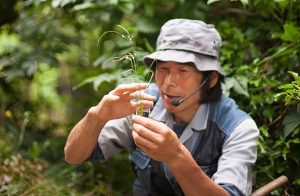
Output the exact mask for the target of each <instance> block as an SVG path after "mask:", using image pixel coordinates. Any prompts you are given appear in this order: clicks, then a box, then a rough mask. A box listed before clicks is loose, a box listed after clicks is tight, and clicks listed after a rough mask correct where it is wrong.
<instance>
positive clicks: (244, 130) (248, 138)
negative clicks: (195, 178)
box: [212, 119, 259, 195]
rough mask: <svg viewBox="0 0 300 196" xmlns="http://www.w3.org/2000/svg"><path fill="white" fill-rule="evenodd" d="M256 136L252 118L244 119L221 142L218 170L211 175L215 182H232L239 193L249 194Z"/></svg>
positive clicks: (256, 131) (255, 126) (255, 156)
mask: <svg viewBox="0 0 300 196" xmlns="http://www.w3.org/2000/svg"><path fill="white" fill-rule="evenodd" d="M258 136H259V130H258V128H257V125H256V124H255V122H254V121H253V120H252V119H246V120H244V121H243V122H241V123H240V124H239V125H238V126H237V127H236V128H235V129H234V131H233V132H232V133H231V134H230V136H229V137H228V138H227V139H226V141H225V142H224V144H223V150H222V156H221V157H220V159H219V161H218V170H217V172H216V173H215V174H214V175H213V177H212V179H213V180H214V181H215V182H216V183H218V184H220V185H221V184H232V185H234V187H237V188H238V189H239V191H240V192H241V193H242V194H241V195H250V194H251V189H252V167H253V165H254V164H255V161H256V158H257V140H258ZM224 188H225V187H224ZM225 189H226V188H225ZM239 191H238V192H239Z"/></svg>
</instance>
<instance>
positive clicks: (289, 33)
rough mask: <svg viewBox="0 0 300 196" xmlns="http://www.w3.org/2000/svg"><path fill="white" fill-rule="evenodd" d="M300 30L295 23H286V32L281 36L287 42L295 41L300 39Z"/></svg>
mask: <svg viewBox="0 0 300 196" xmlns="http://www.w3.org/2000/svg"><path fill="white" fill-rule="evenodd" d="M299 37H300V32H299V28H297V27H296V26H295V25H294V24H285V25H284V33H283V35H282V36H281V39H282V40H284V41H287V42H295V41H297V40H298V39H299Z"/></svg>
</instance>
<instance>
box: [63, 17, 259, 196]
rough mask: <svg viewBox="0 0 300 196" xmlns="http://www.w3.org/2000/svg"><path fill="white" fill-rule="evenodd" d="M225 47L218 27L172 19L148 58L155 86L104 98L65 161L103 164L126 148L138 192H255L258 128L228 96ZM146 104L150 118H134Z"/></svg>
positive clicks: (123, 89) (78, 129) (74, 134)
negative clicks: (222, 56)
mask: <svg viewBox="0 0 300 196" xmlns="http://www.w3.org/2000/svg"><path fill="white" fill-rule="evenodd" d="M220 46H221V38H220V35H219V33H218V32H217V31H216V29H215V28H214V26H213V25H209V24H206V23H204V22H202V21H197V20H188V19H174V20H170V21H168V22H167V23H165V24H164V25H163V27H162V29H161V32H160V35H159V37H158V39H157V49H156V51H155V52H154V53H152V54H150V55H148V56H146V57H145V63H146V64H147V65H148V66H149V67H150V68H152V69H153V70H154V71H155V81H156V85H150V87H148V85H147V84H130V85H120V86H118V87H116V88H115V89H114V90H112V91H111V92H110V93H109V94H108V95H106V96H104V97H103V99H102V100H101V101H100V103H99V104H98V105H97V106H94V107H91V109H90V110H89V111H88V113H87V114H86V115H85V117H84V118H83V119H82V120H81V121H80V122H79V123H78V124H77V125H76V126H75V127H74V128H73V130H72V131H71V133H70V135H69V138H68V140H67V143H66V146H65V158H66V161H67V162H69V163H73V164H74V163H75V164H76V163H80V162H83V161H86V160H91V161H93V162H97V161H103V160H106V159H108V158H109V157H111V156H113V155H115V154H116V153H118V152H120V151H121V150H122V149H127V150H129V152H130V157H131V160H132V162H133V163H134V166H135V167H134V168H135V172H136V174H137V179H136V180H135V183H134V195H195V196H196V195H197V196H199V195H218V196H219V195H248V194H250V192H251V176H252V174H251V167H252V166H253V164H254V163H255V160H256V141H257V138H258V134H259V131H258V128H257V126H256V124H255V122H254V121H253V120H252V119H251V118H250V117H249V116H248V115H247V114H246V113H245V112H243V111H241V110H239V109H238V108H237V105H236V104H235V102H234V101H233V100H232V99H230V98H227V97H225V96H224V95H222V93H221V82H222V81H223V80H224V75H225V74H224V72H223V70H222V68H221V67H220V64H219V61H218V57H219V51H220ZM146 88H148V89H147V90H145V92H146V93H144V94H143V95H142V96H141V95H140V94H139V92H138V91H140V90H143V89H146ZM149 94H152V95H154V96H151V95H149ZM141 97H143V99H142V100H140V103H137V102H133V101H132V99H134V98H141ZM154 100H155V102H156V103H155V105H153V101H154ZM139 104H143V107H144V108H145V109H149V108H151V107H153V109H152V111H151V113H150V115H149V117H142V116H138V115H132V114H133V113H134V112H135V111H136V109H137V107H138V106H139Z"/></svg>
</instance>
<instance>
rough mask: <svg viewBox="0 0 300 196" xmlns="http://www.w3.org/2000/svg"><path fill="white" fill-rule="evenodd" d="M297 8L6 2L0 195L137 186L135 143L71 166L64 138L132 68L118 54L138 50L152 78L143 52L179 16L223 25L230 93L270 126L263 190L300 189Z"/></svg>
mask: <svg viewBox="0 0 300 196" xmlns="http://www.w3.org/2000/svg"><path fill="white" fill-rule="evenodd" d="M299 13H300V2H299V0H240V1H229V0H222V1H221V0H209V1H199V0H189V1H187V0H174V1H162V0H148V1H144V0H52V1H50V0H25V1H18V0H3V1H1V4H0V19H1V20H0V153H1V154H0V155H1V156H0V194H4V195H32V194H33V195H41V194H42V195H82V194H86V195H130V194H131V183H132V180H133V176H134V174H133V173H132V172H131V168H130V167H131V166H130V163H129V162H128V160H127V154H126V152H124V153H122V154H121V155H119V156H117V157H115V158H113V159H111V160H109V161H107V162H106V163H103V164H97V165H95V166H93V165H91V164H89V163H85V164H81V165H77V166H70V165H68V164H66V163H65V162H64V158H63V156H64V155H63V147H64V143H65V141H66V137H67V135H68V132H69V131H70V130H71V128H72V127H73V126H74V124H75V123H76V122H77V121H78V120H79V119H80V118H81V117H82V116H83V115H84V114H85V112H86V111H87V110H88V108H89V107H90V106H92V105H95V104H97V103H98V102H99V100H100V99H101V97H102V96H103V95H104V94H106V93H107V92H109V90H110V89H112V88H113V87H114V86H115V85H116V84H118V83H121V82H124V81H125V82H128V81H126V78H128V77H132V73H128V72H124V71H125V70H128V69H130V68H131V63H130V60H128V59H127V60H126V59H119V60H118V61H115V60H113V59H111V58H113V57H123V56H124V55H127V54H129V53H131V54H134V55H135V59H136V63H137V65H138V68H137V70H136V74H137V75H139V76H140V78H143V77H144V78H145V77H147V76H148V71H147V70H146V69H145V68H144V66H143V61H142V57H143V55H145V54H147V53H149V52H151V51H153V50H154V48H155V40H156V37H157V35H158V33H159V28H160V26H161V25H162V24H163V23H164V22H165V21H167V20H169V19H171V18H191V19H200V20H204V21H206V22H208V23H213V24H215V25H216V28H217V29H218V30H219V32H220V33H221V36H222V38H223V48H222V51H221V55H222V57H221V59H220V60H221V62H222V65H223V67H224V69H225V70H226V72H227V73H228V77H227V79H226V84H225V85H224V92H225V93H226V94H229V95H230V96H232V97H233V98H235V99H236V101H237V102H238V104H239V105H240V107H241V108H242V109H244V110H245V111H247V112H248V113H249V114H250V115H251V116H252V117H253V118H254V120H255V121H256V122H257V124H258V126H259V129H260V133H261V135H260V139H259V143H258V146H259V148H258V160H257V163H256V167H255V171H254V174H255V175H254V176H255V177H256V183H255V187H254V188H257V187H260V186H262V185H264V184H266V183H267V182H269V181H271V180H272V179H274V178H276V177H278V176H279V175H282V174H285V175H287V176H288V177H289V180H290V182H289V184H288V186H286V187H284V188H283V189H278V190H276V191H274V192H273V193H272V195H283V194H289V195H297V194H299V193H300V168H299V167H298V165H299V161H300V153H299V150H298V149H299V146H300V138H299V136H300V133H299V130H300V129H299V127H300V126H299V124H300V104H299V103H300V102H299V99H300V77H299V75H298V74H299V70H300V69H299V68H300V65H299V57H300V56H299V55H300V27H299V24H300V14H299ZM120 25H121V26H122V27H124V28H125V29H126V30H127V31H128V32H126V31H125V30H124V29H123V28H122V27H121V26H120ZM107 31H114V32H112V33H107V34H105V36H103V37H102V38H101V40H100V41H98V39H99V38H100V36H101V35H103V34H104V33H105V32H107ZM120 34H122V35H123V37H122V36H120ZM128 74H129V75H128ZM124 78H125V79H124Z"/></svg>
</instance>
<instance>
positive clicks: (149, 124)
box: [132, 115, 166, 133]
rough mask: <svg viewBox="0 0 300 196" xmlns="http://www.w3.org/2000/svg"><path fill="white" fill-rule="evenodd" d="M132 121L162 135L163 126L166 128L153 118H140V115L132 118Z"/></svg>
mask: <svg viewBox="0 0 300 196" xmlns="http://www.w3.org/2000/svg"><path fill="white" fill-rule="evenodd" d="M132 121H133V122H134V123H137V124H140V125H143V126H144V127H146V128H147V129H149V130H151V131H154V132H156V133H160V131H161V129H162V126H166V125H164V124H162V123H161V122H158V121H156V120H153V119H151V118H146V117H143V116H138V115H133V116H132Z"/></svg>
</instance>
